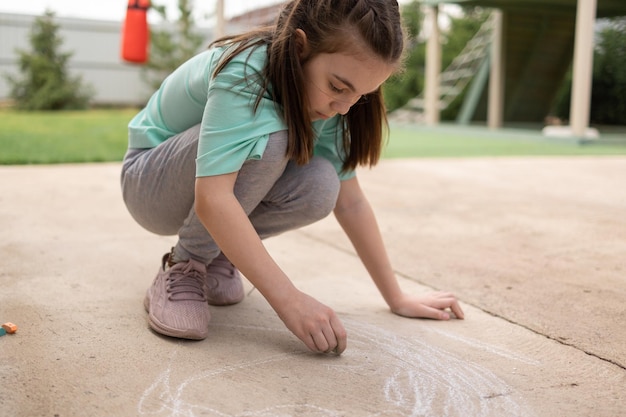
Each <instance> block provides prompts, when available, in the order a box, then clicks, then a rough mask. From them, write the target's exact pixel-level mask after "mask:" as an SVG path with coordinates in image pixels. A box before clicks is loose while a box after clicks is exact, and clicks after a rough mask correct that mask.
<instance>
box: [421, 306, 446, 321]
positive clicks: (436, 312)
mask: <svg viewBox="0 0 626 417" xmlns="http://www.w3.org/2000/svg"><path fill="white" fill-rule="evenodd" d="M444 308H445V307H444ZM419 316H420V317H423V318H425V319H433V320H448V319H450V314H449V313H447V312H446V311H444V310H442V309H440V308H437V307H430V306H426V305H425V306H422V311H421V312H420V314H419Z"/></svg>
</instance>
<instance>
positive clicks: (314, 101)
mask: <svg viewBox="0 0 626 417" xmlns="http://www.w3.org/2000/svg"><path fill="white" fill-rule="evenodd" d="M394 69H395V67H394V66H393V65H390V64H388V63H387V62H385V61H383V60H381V59H380V58H379V57H377V56H376V55H374V54H372V53H358V54H356V53H350V54H345V53H340V52H337V53H332V54H327V53H323V54H318V55H315V56H314V57H313V58H310V59H308V60H306V61H305V63H304V64H303V66H302V70H303V72H304V83H305V88H306V93H307V97H308V99H309V103H308V108H309V114H310V116H311V120H313V121H315V120H320V119H328V118H330V117H333V116H335V115H336V114H342V115H343V114H346V113H348V110H350V107H352V106H353V105H357V106H358V105H360V102H362V101H363V100H364V99H365V100H366V99H367V97H366V96H367V94H369V93H373V92H375V91H376V90H378V88H380V86H381V84H382V83H383V82H384V81H385V80H386V79H387V78H389V76H390V75H391V74H392V73H393V71H394Z"/></svg>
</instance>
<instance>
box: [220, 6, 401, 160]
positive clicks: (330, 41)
mask: <svg viewBox="0 0 626 417" xmlns="http://www.w3.org/2000/svg"><path fill="white" fill-rule="evenodd" d="M297 29H301V30H302V31H304V32H305V33H306V39H307V42H308V46H309V51H310V54H309V56H308V57H307V59H311V58H312V57H314V56H315V55H317V54H320V53H336V52H347V51H354V50H355V42H356V45H364V46H365V48H366V50H368V51H371V52H373V53H374V54H375V55H376V56H377V57H379V58H381V59H382V60H384V61H385V62H387V63H390V64H393V65H398V66H399V63H400V61H401V58H402V52H403V47H404V35H403V32H402V25H401V19H400V11H399V7H398V3H397V2H396V1H395V0H293V1H290V2H287V3H286V4H285V6H284V7H283V9H282V10H281V12H280V14H279V16H278V19H277V21H276V24H275V25H273V26H268V27H263V28H259V29H256V30H252V31H250V32H247V33H244V34H241V35H237V36H229V37H225V38H221V39H218V40H217V41H215V42H213V44H212V45H215V44H217V45H224V44H237V46H236V47H235V48H234V49H230V50H229V54H228V56H227V57H226V58H225V59H224V60H223V61H222V62H221V64H220V65H219V66H218V67H217V68H216V70H215V73H214V75H215V74H217V73H219V71H221V70H222V69H223V68H224V66H225V65H227V64H228V62H229V61H230V59H232V58H233V57H234V56H235V55H237V54H239V53H241V52H242V51H244V50H245V49H247V48H250V47H255V46H260V45H263V44H265V45H267V54H268V61H267V64H266V67H265V70H264V71H265V74H264V75H265V80H264V81H263V82H262V85H263V89H264V90H265V91H266V92H269V93H270V94H271V95H272V97H273V100H274V102H276V103H277V104H278V105H279V109H280V111H281V113H282V117H283V120H284V121H285V123H286V124H287V127H288V138H289V139H288V146H287V155H288V156H289V157H290V158H292V159H294V160H295V161H296V162H298V163H299V164H305V163H307V162H308V161H309V160H310V158H311V157H312V155H313V146H314V140H315V137H314V133H313V128H312V124H311V120H310V116H309V114H308V110H307V109H306V106H305V105H304V103H307V102H308V101H307V97H306V89H305V88H304V85H305V84H304V79H303V72H302V62H300V59H299V54H298V52H299V49H298V45H297V41H296V30H297ZM270 87H271V88H270ZM261 96H262V94H259V98H258V99H257V102H256V105H257V106H258V104H259V102H260V100H261ZM367 98H368V100H367V102H366V103H363V104H359V105H355V106H352V107H351V108H350V110H349V111H348V113H347V114H346V115H345V116H343V117H342V119H343V124H344V127H345V128H344V129H343V151H344V153H345V155H346V159H345V161H344V164H343V169H344V171H345V170H353V169H355V168H356V167H357V166H358V165H369V166H372V165H374V164H376V162H378V159H379V158H380V154H381V151H382V147H383V133H384V132H383V129H384V128H387V116H386V109H385V104H384V102H383V97H382V91H381V89H380V88H379V89H378V90H377V91H375V92H373V93H371V94H368V96H367Z"/></svg>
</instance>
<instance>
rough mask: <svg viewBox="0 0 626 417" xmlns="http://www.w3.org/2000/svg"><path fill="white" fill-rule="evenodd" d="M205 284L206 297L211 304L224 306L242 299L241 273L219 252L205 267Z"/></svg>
mask: <svg viewBox="0 0 626 417" xmlns="http://www.w3.org/2000/svg"><path fill="white" fill-rule="evenodd" d="M206 286H207V288H208V289H207V293H206V298H207V301H208V302H209V304H211V305H214V306H225V305H230V304H237V303H238V302H240V301H241V300H243V297H244V292H243V283H242V282H241V274H240V273H239V270H238V269H237V268H235V265H233V264H232V263H231V262H230V261H229V260H228V258H227V257H226V255H224V254H223V253H221V252H220V254H219V255H217V257H216V258H215V259H213V261H211V263H210V264H209V266H208V267H207V276H206Z"/></svg>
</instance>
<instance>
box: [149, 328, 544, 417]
mask: <svg viewBox="0 0 626 417" xmlns="http://www.w3.org/2000/svg"><path fill="white" fill-rule="evenodd" d="M343 322H344V325H345V327H346V330H347V331H348V334H349V350H348V351H346V353H345V354H344V355H342V357H341V358H340V359H339V360H333V359H332V358H328V360H321V361H319V363H316V364H313V365H310V366H314V367H315V370H316V372H320V373H321V374H317V375H316V377H317V378H318V379H319V380H321V381H337V380H339V381H343V382H342V383H338V384H336V385H334V386H332V392H333V393H334V394H337V391H341V390H345V395H346V397H347V398H355V389H356V390H359V389H361V390H363V391H368V392H374V393H378V395H379V397H377V398H376V401H375V402H374V404H376V410H375V411H372V409H371V408H369V409H367V408H366V409H367V410H368V411H367V412H362V411H359V413H358V414H355V411H354V410H352V409H347V408H346V409H342V408H340V407H341V402H340V401H339V402H338V401H335V402H333V405H332V408H331V406H329V405H328V404H315V403H311V399H310V398H308V399H307V400H306V402H302V401H301V402H299V403H295V402H294V401H293V399H292V402H287V403H282V404H275V405H270V406H267V404H266V405H265V406H262V407H259V408H258V409H251V408H252V407H253V406H250V404H248V406H247V407H246V408H247V410H246V411H244V412H239V413H236V414H233V413H230V412H229V411H227V410H224V409H219V407H216V406H215V405H213V406H212V405H211V404H212V403H215V401H211V400H210V398H209V397H210V395H209V394H207V398H206V401H200V402H204V403H199V401H198V399H197V398H198V396H197V395H196V397H195V399H192V398H191V397H192V395H191V393H190V392H189V391H191V390H192V389H195V390H196V391H197V390H198V389H201V390H202V391H203V392H204V391H207V392H208V391H210V390H211V389H212V388H216V387H219V386H222V387H223V386H224V385H228V384H236V382H233V381H236V380H237V378H232V377H233V375H234V374H237V373H238V372H245V371H246V370H251V371H253V372H252V374H256V378H260V379H261V380H263V379H269V378H276V375H275V374H276V372H277V371H279V372H283V373H288V372H290V371H292V370H294V369H298V367H297V366H295V364H296V363H297V362H298V361H302V360H304V359H306V358H309V359H310V357H311V356H310V355H307V354H306V353H305V352H304V351H297V352H296V351H294V352H287V353H281V354H274V355H268V356H266V357H256V358H254V359H253V360H244V361H242V362H238V363H229V364H226V365H223V366H219V367H215V368H212V369H207V370H204V371H201V372H197V373H195V374H194V375H191V376H182V377H181V376H178V379H179V381H178V382H174V380H175V378H173V377H172V375H173V373H174V372H175V367H174V364H175V363H176V362H177V356H178V349H181V348H184V347H182V346H183V345H182V344H181V345H178V346H177V348H176V349H175V350H174V352H173V353H172V356H171V358H170V361H169V363H168V364H167V366H166V368H165V369H164V370H163V371H162V372H161V374H160V375H159V376H158V377H157V378H156V380H155V381H154V382H153V383H152V384H151V385H150V386H149V387H148V388H147V389H146V390H145V391H144V393H143V395H142V396H141V398H140V400H139V403H138V413H139V415H149V416H171V417H178V416H185V417H195V416H215V417H287V416H304V417H339V416H350V415H359V416H361V415H362V416H365V417H392V416H397V417H400V416H411V417H435V416H437V417H454V416H472V417H492V416H493V417H495V416H505V415H506V416H508V417H515V416H519V417H521V416H524V417H529V416H534V415H535V414H534V413H533V412H532V410H529V409H528V408H527V407H526V406H525V405H524V404H523V403H522V402H523V401H522V400H516V397H519V394H516V393H515V392H514V390H513V389H512V388H511V387H510V386H508V385H507V384H506V383H505V382H504V381H502V380H501V379H500V378H498V377H497V376H496V375H494V374H493V373H492V372H491V371H489V370H488V369H486V368H484V367H482V366H479V365H478V364H475V363H471V362H468V361H467V360H466V359H465V358H460V357H458V356H456V355H454V354H451V353H450V352H447V351H445V350H444V349H441V348H439V347H436V346H432V345H429V344H428V343H426V342H424V341H421V340H420V339H419V338H417V337H415V338H407V337H400V336H398V335H397V334H394V333H392V332H389V331H387V330H385V329H382V328H380V327H377V326H374V325H370V324H366V323H363V322H360V321H357V320H352V319H347V320H346V319H344V321H343ZM213 325H214V326H224V327H231V328H234V327H238V328H245V329H247V330H248V331H250V332H255V331H256V332H268V331H271V332H288V330H286V329H284V328H282V329H274V328H267V327H256V326H236V325H228V324H213ZM434 332H435V333H436V334H438V333H440V332H439V331H437V330H434ZM443 335H444V336H446V337H449V338H451V339H453V340H454V341H455V343H456V345H457V347H458V345H459V344H460V343H464V344H466V345H468V346H469V347H471V348H474V349H481V350H483V351H485V352H488V353H490V354H495V355H499V356H501V357H504V358H506V359H510V360H513V361H521V362H523V363H525V364H527V365H539V363H537V362H536V361H532V360H530V359H528V358H524V357H521V356H519V355H515V354H513V353H512V352H508V351H505V350H502V349H497V348H495V347H493V346H489V345H487V344H485V343H483V342H481V341H477V340H471V339H466V338H462V337H459V336H456V335H451V334H448V333H445V332H444V333H443ZM266 365H270V366H267V367H266ZM294 372H295V371H294ZM264 374H267V375H264ZM294 379H296V380H297V378H294ZM300 381H302V380H300ZM321 381H320V382H321ZM345 381H350V383H344V382H345ZM290 383H291V384H293V382H292V381H291V382H290ZM364 384H367V385H364ZM233 389H237V387H236V386H235V387H234V388H233ZM248 389H249V387H248ZM277 389H280V387H278V388H277ZM313 389H315V388H313ZM357 392H358V391H357ZM339 395H341V392H340V393H339ZM248 396H249V397H254V393H249V394H248ZM311 396H312V397H314V398H323V395H318V396H315V395H311ZM250 401H252V403H253V402H254V401H253V399H251V400H250ZM317 401H322V400H317ZM363 401H364V402H367V401H368V398H367V397H366V398H363ZM338 403H339V404H338ZM346 407H349V405H346Z"/></svg>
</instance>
